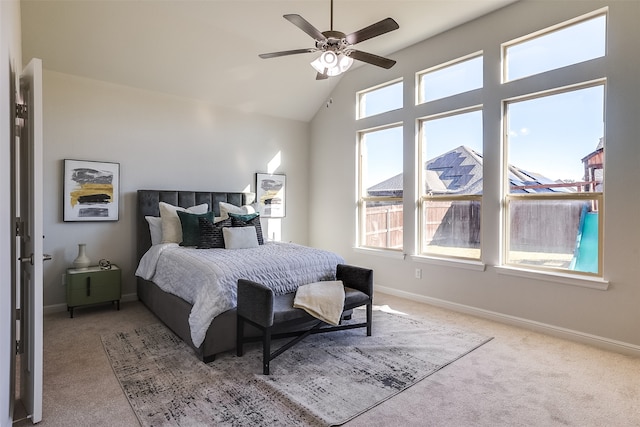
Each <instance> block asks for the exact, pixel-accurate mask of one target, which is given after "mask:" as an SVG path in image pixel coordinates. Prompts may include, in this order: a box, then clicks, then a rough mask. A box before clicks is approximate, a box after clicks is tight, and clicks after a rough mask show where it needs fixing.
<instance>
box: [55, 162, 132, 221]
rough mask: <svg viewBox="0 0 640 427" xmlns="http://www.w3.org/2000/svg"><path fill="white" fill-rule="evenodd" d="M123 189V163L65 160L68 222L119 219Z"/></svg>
mask: <svg viewBox="0 0 640 427" xmlns="http://www.w3.org/2000/svg"><path fill="white" fill-rule="evenodd" d="M119 193H120V164H119V163H108V162H94V161H90V160H70V159H65V160H64V189H63V201H62V203H63V216H64V221H65V222H72V221H117V220H118V198H119Z"/></svg>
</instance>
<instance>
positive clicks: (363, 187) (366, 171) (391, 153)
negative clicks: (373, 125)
mask: <svg viewBox="0 0 640 427" xmlns="http://www.w3.org/2000/svg"><path fill="white" fill-rule="evenodd" d="M402 146H403V142H402V125H392V126H389V127H385V128H379V129H374V130H368V131H361V132H360V133H359V144H358V147H359V158H360V165H359V175H360V185H359V187H360V188H359V223H360V224H359V230H360V237H359V246H363V247H370V248H384V249H395V250H402V244H403V206H402V197H403V173H402V164H403V154H402V152H403V150H402Z"/></svg>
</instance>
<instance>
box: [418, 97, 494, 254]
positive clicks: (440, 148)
mask: <svg viewBox="0 0 640 427" xmlns="http://www.w3.org/2000/svg"><path fill="white" fill-rule="evenodd" d="M420 137H421V154H420V160H419V164H420V165H422V166H423V167H421V168H420V169H419V176H420V192H421V197H420V217H421V223H420V230H421V239H420V253H421V254H422V255H432V256H444V257H458V258H469V259H480V207H481V202H482V183H483V179H482V177H483V162H482V111H481V110H478V109H476V110H469V111H464V112H457V113H454V114H451V115H446V116H438V117H434V118H426V119H423V120H421V121H420Z"/></svg>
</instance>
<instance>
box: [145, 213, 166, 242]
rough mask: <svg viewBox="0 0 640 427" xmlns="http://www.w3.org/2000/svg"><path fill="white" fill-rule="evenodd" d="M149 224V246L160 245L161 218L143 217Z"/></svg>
mask: <svg viewBox="0 0 640 427" xmlns="http://www.w3.org/2000/svg"><path fill="white" fill-rule="evenodd" d="M144 219H146V220H147V222H148V223H149V233H150V234H151V244H152V245H157V244H159V243H162V218H160V217H159V216H145V217H144Z"/></svg>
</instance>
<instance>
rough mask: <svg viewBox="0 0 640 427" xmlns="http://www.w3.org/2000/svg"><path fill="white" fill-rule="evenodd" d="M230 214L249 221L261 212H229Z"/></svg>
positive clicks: (232, 216)
mask: <svg viewBox="0 0 640 427" xmlns="http://www.w3.org/2000/svg"><path fill="white" fill-rule="evenodd" d="M229 216H230V217H231V218H235V219H239V220H240V221H244V222H249V221H251V220H252V219H254V218H257V217H259V216H260V214H259V213H258V212H256V213H250V214H236V213H231V212H229Z"/></svg>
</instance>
